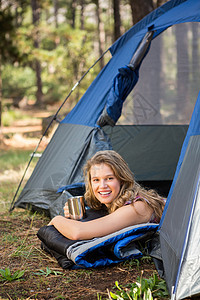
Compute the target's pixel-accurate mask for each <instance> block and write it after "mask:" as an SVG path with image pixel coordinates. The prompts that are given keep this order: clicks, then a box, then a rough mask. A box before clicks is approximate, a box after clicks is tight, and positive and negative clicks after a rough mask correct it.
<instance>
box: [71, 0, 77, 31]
mask: <svg viewBox="0 0 200 300" xmlns="http://www.w3.org/2000/svg"><path fill="white" fill-rule="evenodd" d="M76 5H77V0H72V2H71V25H72V28H75V26H76Z"/></svg>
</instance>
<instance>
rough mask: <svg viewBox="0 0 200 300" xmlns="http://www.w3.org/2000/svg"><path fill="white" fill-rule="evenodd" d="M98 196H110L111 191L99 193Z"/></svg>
mask: <svg viewBox="0 0 200 300" xmlns="http://www.w3.org/2000/svg"><path fill="white" fill-rule="evenodd" d="M99 194H100V195H101V196H108V195H110V194H111V191H107V192H99Z"/></svg>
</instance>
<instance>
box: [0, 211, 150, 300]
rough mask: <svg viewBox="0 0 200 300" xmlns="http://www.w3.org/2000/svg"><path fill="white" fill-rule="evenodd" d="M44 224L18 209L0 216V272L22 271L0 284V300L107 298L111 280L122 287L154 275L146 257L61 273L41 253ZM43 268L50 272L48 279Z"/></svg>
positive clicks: (56, 265)
mask: <svg viewBox="0 0 200 300" xmlns="http://www.w3.org/2000/svg"><path fill="white" fill-rule="evenodd" d="M47 221H48V220H47V219H45V217H44V216H43V217H41V216H40V215H33V214H32V215H31V214H29V213H27V212H25V211H23V210H19V209H18V210H17V211H15V212H14V213H13V214H10V215H9V214H7V213H6V214H0V241H1V242H0V257H1V261H0V269H5V268H9V269H10V271H11V274H14V273H15V272H16V271H19V270H24V271H25V272H24V275H23V276H22V278H21V280H15V281H11V282H8V281H5V282H2V281H0V299H69V300H73V299H74V300H75V299H85V300H86V299H87V300H93V299H109V296H108V291H113V287H114V286H115V281H118V282H119V284H120V285H123V286H125V285H126V284H128V283H131V282H133V281H135V280H136V279H137V277H138V276H143V277H144V278H149V277H151V276H152V275H153V273H154V272H156V271H155V267H154V264H153V263H152V262H151V260H148V259H147V258H146V259H144V260H140V262H139V261H137V260H133V261H131V262H130V261H129V262H126V263H120V264H117V265H112V266H109V267H103V268H100V269H84V270H82V269H79V270H63V269H62V268H61V267H60V266H59V265H58V263H57V261H56V260H55V259H54V258H53V257H51V256H49V255H48V254H47V253H46V252H44V251H42V250H41V247H40V240H39V239H38V238H37V236H36V233H37V231H38V229H39V228H40V227H41V226H43V225H45V224H46V223H47ZM47 267H48V268H49V269H50V270H51V274H49V275H48V276H46V275H47V272H46V268H47ZM41 270H42V271H43V273H42V271H41ZM45 272H46V273H45ZM59 272H61V273H59ZM36 273H37V274H36Z"/></svg>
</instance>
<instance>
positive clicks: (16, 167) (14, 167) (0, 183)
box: [0, 150, 38, 212]
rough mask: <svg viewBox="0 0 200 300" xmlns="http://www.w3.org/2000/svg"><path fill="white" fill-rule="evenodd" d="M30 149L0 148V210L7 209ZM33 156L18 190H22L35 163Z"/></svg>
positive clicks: (27, 160) (26, 162) (26, 163)
mask: <svg viewBox="0 0 200 300" xmlns="http://www.w3.org/2000/svg"><path fill="white" fill-rule="evenodd" d="M31 153H32V151H30V150H29V151H27V150H23V151H22V150H8V151H6V150H0V211H1V212H4V211H7V210H8V209H9V207H10V204H11V202H12V199H13V197H14V195H15V192H16V190H17V187H18V185H19V183H20V181H21V178H22V176H23V174H24V171H25V168H26V166H27V165H28V162H29V160H30V158H31ZM37 160H38V159H37V158H33V160H32V162H31V165H30V167H29V168H28V171H27V174H26V177H25V179H24V181H23V183H22V186H21V188H20V190H19V193H20V191H21V190H22V188H23V186H24V184H25V182H26V180H27V178H28V177H29V176H30V174H31V172H32V171H33V168H34V167H35V165H36V163H37Z"/></svg>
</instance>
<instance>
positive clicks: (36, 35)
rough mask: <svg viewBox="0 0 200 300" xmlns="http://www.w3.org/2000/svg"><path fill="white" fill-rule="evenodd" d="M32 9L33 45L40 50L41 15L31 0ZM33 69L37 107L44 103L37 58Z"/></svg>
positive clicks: (34, 1) (39, 66) (35, 0)
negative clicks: (39, 27)
mask: <svg viewBox="0 0 200 300" xmlns="http://www.w3.org/2000/svg"><path fill="white" fill-rule="evenodd" d="M31 8H32V19H33V25H34V29H35V30H34V36H33V41H34V42H33V45H34V48H36V49H39V30H38V24H39V20H40V13H39V10H40V9H39V5H38V2H37V0H31ZM33 68H34V70H35V73H36V84H37V92H36V105H41V103H42V96H43V93H42V79H41V65H40V61H39V60H38V59H37V58H36V59H35V60H34V62H33Z"/></svg>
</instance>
